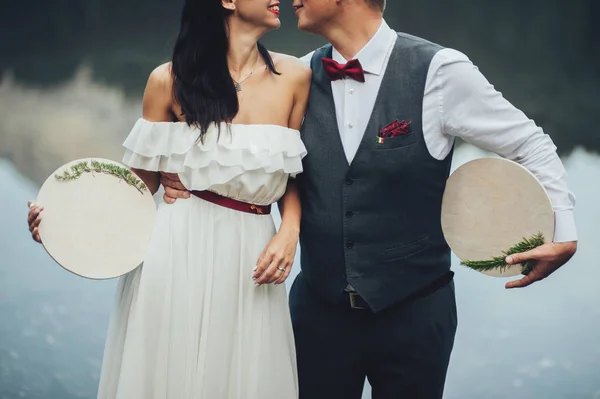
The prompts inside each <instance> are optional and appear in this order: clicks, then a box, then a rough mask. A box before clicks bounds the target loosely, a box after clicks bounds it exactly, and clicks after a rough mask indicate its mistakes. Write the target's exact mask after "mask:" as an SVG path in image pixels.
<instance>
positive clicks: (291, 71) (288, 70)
mask: <svg viewBox="0 0 600 399" xmlns="http://www.w3.org/2000/svg"><path fill="white" fill-rule="evenodd" d="M270 54H271V58H273V64H274V65H275V69H276V70H277V72H280V73H281V77H282V78H284V79H291V80H293V81H294V82H295V83H298V82H299V81H300V82H310V79H311V77H312V70H311V69H310V66H309V65H307V64H306V63H305V62H304V61H302V60H301V59H299V58H297V57H294V56H293V55H289V54H282V53H274V52H270ZM286 75H287V76H286Z"/></svg>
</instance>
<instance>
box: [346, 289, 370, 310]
mask: <svg viewBox="0 0 600 399" xmlns="http://www.w3.org/2000/svg"><path fill="white" fill-rule="evenodd" d="M348 296H349V297H350V307H351V308H352V309H366V308H365V307H362V306H359V305H357V304H356V302H357V300H356V299H357V298H360V296H359V295H358V293H356V292H352V291H350V292H348Z"/></svg>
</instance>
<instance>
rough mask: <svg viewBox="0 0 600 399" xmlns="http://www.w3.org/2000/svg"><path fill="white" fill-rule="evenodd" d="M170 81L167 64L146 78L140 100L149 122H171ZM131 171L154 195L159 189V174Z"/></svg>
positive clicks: (139, 170) (143, 115)
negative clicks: (146, 81) (142, 95)
mask: <svg viewBox="0 0 600 399" xmlns="http://www.w3.org/2000/svg"><path fill="white" fill-rule="evenodd" d="M171 93H172V79H171V71H170V65H169V64H163V65H161V66H159V67H157V68H156V69H155V70H154V71H152V73H151V74H150V77H149V78H148V83H146V89H145V90H144V97H143V100H142V117H143V118H144V119H146V120H147V121H150V122H172V121H173V116H172V112H171V110H172V108H173V100H172V98H173V97H172V95H171ZM131 170H132V171H133V172H134V173H136V174H137V175H138V176H139V177H140V179H142V180H143V181H144V183H145V184H146V186H148V189H149V190H150V192H151V193H152V194H153V195H154V194H155V193H156V192H157V191H158V188H159V187H160V173H158V172H151V171H147V170H142V169H134V168H131Z"/></svg>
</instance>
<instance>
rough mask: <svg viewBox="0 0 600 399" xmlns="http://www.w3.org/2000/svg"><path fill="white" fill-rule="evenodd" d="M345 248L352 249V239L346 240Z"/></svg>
mask: <svg viewBox="0 0 600 399" xmlns="http://www.w3.org/2000/svg"><path fill="white" fill-rule="evenodd" d="M346 248H348V249H352V248H354V243H353V242H352V241H348V242H347V243H346Z"/></svg>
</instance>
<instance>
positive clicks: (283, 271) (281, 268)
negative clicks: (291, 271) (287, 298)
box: [277, 266, 285, 273]
mask: <svg viewBox="0 0 600 399" xmlns="http://www.w3.org/2000/svg"><path fill="white" fill-rule="evenodd" d="M277 270H279V271H280V272H282V273H285V267H281V266H279V267H277Z"/></svg>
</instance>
